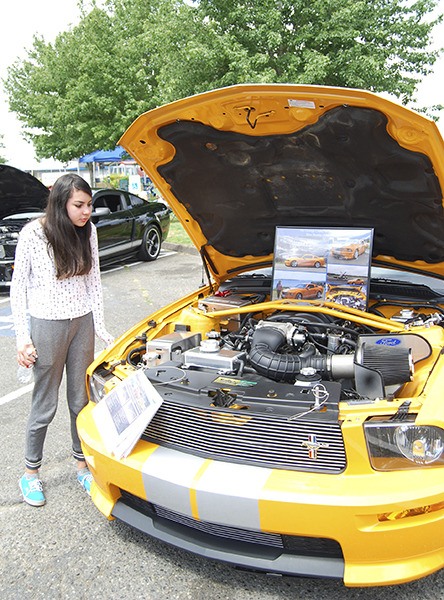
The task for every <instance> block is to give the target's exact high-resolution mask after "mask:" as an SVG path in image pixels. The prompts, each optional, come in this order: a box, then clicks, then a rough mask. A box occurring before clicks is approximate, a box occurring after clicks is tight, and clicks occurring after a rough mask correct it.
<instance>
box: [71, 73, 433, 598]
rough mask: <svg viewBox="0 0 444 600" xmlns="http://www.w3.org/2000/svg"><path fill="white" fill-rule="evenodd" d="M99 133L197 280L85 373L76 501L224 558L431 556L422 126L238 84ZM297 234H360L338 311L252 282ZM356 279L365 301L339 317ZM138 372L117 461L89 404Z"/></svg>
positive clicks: (320, 570)
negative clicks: (155, 202)
mask: <svg viewBox="0 0 444 600" xmlns="http://www.w3.org/2000/svg"><path fill="white" fill-rule="evenodd" d="M240 107H241V108H240ZM252 115H253V116H254V121H252V118H251V116H252ZM261 115H267V118H262V117H261ZM314 140H316V141H320V143H314ZM120 145H122V146H123V147H124V148H125V149H126V150H127V151H128V152H129V154H130V155H131V156H132V157H133V158H134V159H135V160H136V162H137V163H138V164H139V165H140V167H141V168H142V169H143V171H144V172H145V173H146V174H147V176H148V177H149V178H150V179H151V180H152V181H153V184H154V185H155V186H156V188H157V189H158V190H159V192H160V193H161V195H162V197H164V198H165V200H166V202H167V203H168V205H169V206H170V207H171V208H172V210H173V212H174V213H175V214H176V216H177V218H178V220H179V221H180V222H181V223H182V224H183V226H184V228H185V229H186V230H187V232H188V233H189V234H190V237H191V239H193V242H194V243H195V245H196V247H197V248H198V250H199V254H200V256H201V258H202V262H203V272H205V273H207V274H208V280H207V282H206V284H205V285H203V286H201V287H199V288H198V289H196V290H195V291H194V292H192V293H190V294H188V295H187V296H186V297H183V298H181V299H179V300H175V301H174V302H173V303H172V304H170V305H165V306H163V307H162V308H161V309H159V310H157V311H156V312H154V313H152V314H147V315H146V317H145V318H143V319H142V320H141V321H140V322H139V323H136V324H134V326H132V327H131V329H129V330H128V331H127V332H125V333H124V334H123V335H121V336H120V337H119V339H118V340H116V342H115V343H114V344H113V345H111V346H110V347H108V348H106V349H105V350H104V351H103V352H101V353H100V354H99V355H98V356H97V357H96V359H95V360H94V362H93V363H92V364H91V365H90V367H89V369H88V372H87V386H88V393H89V398H90V401H89V403H88V405H87V406H86V407H85V408H84V410H83V411H82V412H81V413H80V415H79V418H78V421H77V426H78V430H79V434H80V437H81V440H82V445H83V450H84V454H85V457H86V460H87V461H88V465H89V467H90V469H91V472H92V474H93V476H94V483H93V485H92V493H91V498H92V501H93V502H94V504H95V506H96V507H97V509H98V510H99V511H101V513H102V514H103V515H104V518H107V519H111V520H112V519H117V520H118V521H120V522H121V523H124V524H126V525H128V526H130V527H133V528H135V529H137V530H139V531H141V532H143V533H144V534H146V535H147V536H150V537H153V538H155V539H157V540H160V541H162V542H165V543H167V544H169V545H173V546H175V547H177V548H180V549H182V550H185V551H187V552H192V553H195V554H198V555H200V556H201V557H203V558H204V559H214V560H220V561H223V562H224V563H228V564H231V565H233V567H240V568H242V569H244V570H245V569H251V570H253V571H258V570H259V571H263V572H266V573H270V574H271V573H275V574H276V573H279V574H284V575H294V576H304V577H330V578H337V579H339V580H341V581H343V583H344V585H346V586H349V587H357V586H362V587H363V586H367V587H368V586H380V585H394V584H400V583H405V582H410V581H413V580H416V579H419V578H421V577H425V576H427V575H430V574H431V573H434V572H436V571H438V570H439V569H442V568H443V567H444V553H443V540H444V485H443V484H442V482H443V476H444V410H443V398H442V390H443V386H444V354H443V352H442V348H443V347H444V247H443V243H442V240H443V235H442V232H443V231H444V210H443V189H444V162H443V156H444V141H443V139H442V137H441V135H440V133H439V130H438V128H437V126H436V124H435V123H434V122H433V121H432V120H429V119H427V118H426V117H425V116H423V115H420V114H417V113H415V112H413V111H411V110H409V109H407V108H406V107H404V106H401V105H398V104H397V103H394V102H392V101H390V100H388V99H386V98H383V97H382V96H381V95H378V94H373V93H370V92H367V91H364V90H354V89H341V88H335V87H322V86H311V85H291V84H244V85H235V86H232V87H226V88H223V89H219V90H213V91H209V92H205V93H202V94H198V95H196V96H192V97H188V98H185V99H183V100H178V101H176V102H173V103H171V104H168V105H165V106H161V107H159V108H156V109H153V110H151V111H149V112H147V113H144V114H142V115H140V116H139V117H138V118H137V119H136V120H135V121H134V122H133V123H132V124H131V125H130V127H129V128H128V130H127V131H126V132H125V133H124V134H123V136H122V138H121V140H120ZM295 149H297V151H295ZM239 156H241V157H242V160H239ZM270 157H273V160H271V159H270ZM356 157H359V161H357V160H356ZM375 162H377V163H378V166H379V171H378V172H379V173H381V172H383V173H384V177H380V176H379V175H378V174H377V173H376V172H375V169H374V165H375ZM325 173H328V186H326V180H325V176H324V175H320V174H325ZM406 173H408V178H406ZM345 181H353V182H354V185H353V186H352V185H350V186H347V185H344V182H345ZM246 190H248V193H246ZM356 190H359V195H357V193H356ZM271 198H272V199H273V202H272V204H271V203H270V199H271ZM363 198H364V199H365V198H371V199H372V202H371V203H370V202H369V203H366V202H365V201H363ZM320 207H322V210H320ZM419 213H420V214H421V227H418V220H417V215H418V214H419ZM338 224H339V225H338ZM301 226H303V227H307V228H316V229H317V230H320V229H322V228H338V226H340V227H341V229H344V228H349V229H352V228H355V229H356V228H360V229H362V228H366V229H369V230H374V237H373V245H372V251H371V253H370V248H369V250H368V252H367V253H366V254H367V256H368V259H369V260H371V261H372V265H371V272H370V276H369V278H368V281H366V285H365V286H363V287H362V288H361V289H360V290H359V287H360V284H356V285H352V284H348V285H347V284H346V285H345V288H346V289H343V290H342V291H341V292H340V293H341V294H342V298H344V299H345V298H348V299H349V300H346V301H345V303H343V304H338V303H330V302H321V301H318V302H317V301H307V302H291V301H287V302H286V301H276V299H275V298H272V297H271V296H272V295H273V294H274V293H275V290H276V285H274V281H279V278H281V279H282V281H281V283H284V282H285V287H287V285H288V284H287V281H288V279H290V280H291V277H294V275H295V272H294V271H290V270H289V269H288V268H287V269H286V270H285V271H284V266H283V265H282V269H281V271H277V272H276V273H275V274H274V275H273V276H272V277H273V278H274V280H273V284H272V277H270V280H269V283H267V279H266V278H264V277H262V276H257V277H256V276H255V275H256V273H259V272H261V270H262V269H273V273H274V271H275V267H276V265H275V256H274V247H275V236H276V229H277V228H280V227H290V228H292V227H293V228H300V227H301ZM329 235H330V233H329ZM339 239H345V237H344V238H343V237H342V236H341V237H340V238H339V237H338V240H339ZM351 239H352V238H351V237H350V239H349V240H348V241H351ZM354 239H355V240H358V242H359V240H363V239H364V238H363V237H361V238H358V237H356V238H354ZM326 242H327V243H328V247H329V248H332V247H334V248H336V246H339V247H340V248H342V247H343V246H344V248H347V249H349V250H347V251H345V250H340V249H338V255H339V256H341V257H347V256H352V257H353V256H354V253H355V251H357V252H358V255H359V252H360V251H361V252H364V250H365V248H364V244H357V245H356V247H353V246H351V245H347V244H342V243H338V244H334V243H332V244H330V241H329V239H327V240H326ZM283 243H284V242H283ZM283 249H284V250H285V252H281V248H280V255H279V261H280V262H282V259H281V256H282V257H288V260H289V261H290V263H291V260H296V263H297V264H299V262H298V257H297V254H299V253H297V252H294V250H292V240H291V238H290V239H289V240H288V246H287V247H286V248H283ZM307 250H308V251H311V250H312V248H308V249H307ZM301 254H304V253H303V252H301ZM293 255H294V256H293ZM313 256H314V255H313V254H311V259H310V258H307V262H308V265H309V266H310V267H311V268H312V270H313V271H315V269H316V266H315V262H316V260H313ZM361 256H362V255H361ZM330 258H331V257H330V255H329V256H328V257H327V262H330ZM358 260H359V259H358ZM318 261H319V266H324V265H325V263H324V262H323V261H324V259H322V257H318ZM343 264H344V263H341V265H342V266H343ZM345 264H346V265H347V272H348V274H350V272H349V271H350V269H349V265H351V263H345ZM279 266H281V265H280V264H279ZM290 266H291V264H290ZM336 266H337V265H336ZM351 266H358V265H351ZM292 268H294V267H292ZM363 272H364V269H363V270H362V273H363ZM365 272H367V271H365ZM318 273H321V274H322V275H323V274H324V273H323V272H322V271H321V272H320V271H316V274H318ZM352 274H353V277H362V278H364V276H363V274H361V273H359V272H356V270H353V273H352ZM287 275H288V277H287ZM165 276H166V277H167V276H168V274H167V273H166V274H165ZM184 277H186V273H184ZM325 278H326V279H327V273H325ZM365 278H366V276H365ZM319 279H320V278H318V277H317V278H314V279H313V275H312V274H311V273H310V279H308V280H307V283H311V282H313V283H316V282H318V281H319ZM298 281H299V280H298ZM266 284H267V285H266ZM147 285H148V286H149V281H148V282H147ZM338 285H339V287H342V285H343V282H342V281H341V280H338ZM272 286H273V287H272ZM290 287H291V285H290ZM364 289H365V290H366V292H367V295H368V306H366V307H364V308H363V309H362V310H356V308H355V306H354V304H355V303H356V302H359V301H360V296H359V294H360V293H362V292H363V290H364ZM349 303H350V305H349ZM140 374H142V375H143V376H144V377H145V378H146V380H147V382H149V384H150V385H151V386H153V388H154V389H155V391H156V397H157V394H159V395H160V396H161V399H162V402H161V405H160V408H158V410H157V411H156V412H155V414H154V416H153V417H152V419H151V420H149V421H146V424H145V423H144V428H142V429H143V432H142V434H141V435H140V439H139V438H138V437H137V441H136V445H135V447H134V449H133V451H132V452H131V453H130V454H129V455H128V456H127V457H123V458H119V457H118V456H116V454H115V453H114V452H113V451H112V449H110V447H109V443H108V442H109V440H107V439H106V438H104V437H103V436H102V435H101V434H100V432H99V430H98V428H97V426H96V421H95V417H94V415H95V408H97V407H100V404H101V403H102V402H103V401H104V398H105V397H106V395H107V393H109V392H111V391H113V392H116V391H117V390H118V389H119V386H121V385H123V384H124V383H125V381H127V380H128V379H130V377H131V376H133V375H137V377H140ZM135 396H136V397H137V394H135ZM110 535H111V534H110Z"/></svg>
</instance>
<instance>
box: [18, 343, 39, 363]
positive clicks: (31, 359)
mask: <svg viewBox="0 0 444 600" xmlns="http://www.w3.org/2000/svg"><path fill="white" fill-rule="evenodd" d="M36 360H37V350H36V349H35V348H34V344H26V345H25V346H23V348H19V349H18V350H17V362H18V364H19V365H21V366H22V367H26V368H28V367H30V366H31V365H33V364H34V363H35V361H36Z"/></svg>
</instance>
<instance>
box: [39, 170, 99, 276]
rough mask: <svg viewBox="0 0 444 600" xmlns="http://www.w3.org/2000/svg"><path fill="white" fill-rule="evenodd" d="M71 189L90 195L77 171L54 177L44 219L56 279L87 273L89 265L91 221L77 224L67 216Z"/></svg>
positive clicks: (89, 268)
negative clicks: (52, 255)
mask: <svg viewBox="0 0 444 600" xmlns="http://www.w3.org/2000/svg"><path fill="white" fill-rule="evenodd" d="M74 190H80V191H82V192H85V193H86V194H88V195H89V196H91V197H92V191H91V188H90V186H89V184H88V183H87V182H86V181H85V180H84V179H83V178H82V177H80V175H77V174H76V173H67V174H66V175H62V176H61V177H59V178H58V179H57V181H56V182H55V183H54V185H53V186H52V188H51V191H50V193H49V197H48V204H47V206H46V214H45V218H44V219H43V222H42V224H43V230H44V232H45V235H46V237H47V239H48V242H49V244H50V246H51V247H52V250H53V252H54V262H55V267H56V275H57V279H67V278H68V277H73V276H74V275H86V274H87V273H89V272H90V270H91V266H92V256H91V245H90V241H89V238H90V236H91V223H90V222H89V221H88V222H87V223H86V224H85V225H84V226H83V227H76V226H75V225H74V223H73V222H72V221H71V219H70V218H69V216H68V211H67V210H66V203H67V202H68V200H69V199H70V197H71V195H72V193H73V192H74Z"/></svg>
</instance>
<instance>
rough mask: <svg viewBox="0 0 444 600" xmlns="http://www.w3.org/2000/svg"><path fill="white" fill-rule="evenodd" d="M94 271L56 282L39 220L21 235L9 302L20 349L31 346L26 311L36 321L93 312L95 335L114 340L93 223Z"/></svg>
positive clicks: (74, 316) (26, 228)
mask: <svg viewBox="0 0 444 600" xmlns="http://www.w3.org/2000/svg"><path fill="white" fill-rule="evenodd" d="M90 243H91V251H92V268H91V271H90V272H89V273H88V274H87V275H76V276H74V277H69V278H68V279H57V277H56V269H55V264H54V258H53V254H52V249H51V247H50V246H49V245H48V240H47V238H46V236H45V233H44V231H43V227H42V224H41V222H40V219H36V220H35V221H31V223H28V224H27V225H25V227H24V228H23V229H22V231H21V232H20V237H19V241H18V244H17V250H16V254H15V261H14V274H13V277H12V282H11V290H10V300H11V309H12V314H13V319H14V326H15V333H16V339H17V347H18V348H22V347H23V346H24V345H25V344H29V343H31V337H30V331H29V323H28V319H27V312H26V309H27V307H28V309H29V313H30V315H31V316H33V317H35V318H37V319H48V320H53V321H60V320H63V319H75V318H77V317H82V316H84V315H86V314H88V313H89V312H91V311H92V313H93V319H94V329H95V332H96V334H97V335H98V336H99V338H101V339H102V340H103V341H104V342H105V343H106V344H109V343H111V342H112V340H113V337H112V336H111V335H110V334H109V333H108V332H107V331H106V329H105V324H104V316H103V298H102V285H101V282H100V270H99V252H98V245H97V231H96V228H95V226H94V225H93V224H92V223H91V237H90Z"/></svg>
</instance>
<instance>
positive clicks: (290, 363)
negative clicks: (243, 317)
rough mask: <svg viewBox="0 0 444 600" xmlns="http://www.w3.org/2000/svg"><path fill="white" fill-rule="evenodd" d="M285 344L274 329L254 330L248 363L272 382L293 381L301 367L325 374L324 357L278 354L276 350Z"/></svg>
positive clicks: (283, 338)
mask: <svg viewBox="0 0 444 600" xmlns="http://www.w3.org/2000/svg"><path fill="white" fill-rule="evenodd" d="M285 342H286V336H285V334H284V333H283V332H282V331H280V330H278V329H275V328H274V327H264V328H261V329H256V331H255V332H254V334H253V339H252V343H251V350H250V355H249V358H250V362H251V364H252V366H253V367H254V368H255V369H256V371H257V372H258V373H260V374H261V375H264V377H268V378H269V379H272V380H273V381H294V379H295V376H296V375H297V374H298V373H299V372H300V370H301V369H302V368H303V367H313V368H314V369H316V371H318V372H319V373H321V374H324V373H325V374H326V373H327V358H326V357H325V356H318V355H317V356H305V357H304V356H301V353H299V355H295V354H279V353H278V352H277V350H278V349H279V348H280V347H281V346H283V345H284V344H285Z"/></svg>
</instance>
